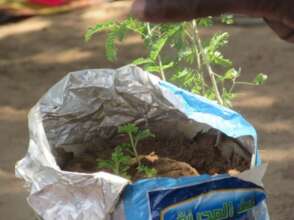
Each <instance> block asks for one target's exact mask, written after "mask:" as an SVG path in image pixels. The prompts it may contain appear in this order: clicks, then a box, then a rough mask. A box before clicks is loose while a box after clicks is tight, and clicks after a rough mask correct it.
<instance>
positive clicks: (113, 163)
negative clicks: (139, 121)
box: [97, 123, 156, 179]
mask: <svg viewBox="0 0 294 220" xmlns="http://www.w3.org/2000/svg"><path fill="white" fill-rule="evenodd" d="M118 131H119V133H121V134H126V135H128V137H129V142H128V143H121V144H119V145H118V146H117V147H116V148H115V149H114V152H113V153H112V155H111V159H110V160H98V164H97V166H98V168H100V169H109V170H111V171H112V172H113V173H114V174H116V175H119V176H123V177H125V178H128V179H129V178H130V176H129V174H128V171H129V169H130V166H131V163H132V158H135V159H136V162H137V164H138V166H137V170H138V172H140V173H143V174H144V176H146V177H148V178H151V177H154V176H155V175H156V170H155V169H153V168H149V167H147V166H144V165H142V164H141V160H140V157H139V154H138V151H137V147H138V144H139V142H140V141H142V140H144V139H146V138H149V137H154V135H153V134H152V133H151V131H150V130H149V129H143V130H141V129H139V128H138V127H137V126H136V125H135V124H132V123H128V124H126V125H122V126H120V127H119V129H118Z"/></svg>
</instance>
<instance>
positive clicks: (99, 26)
mask: <svg viewBox="0 0 294 220" xmlns="http://www.w3.org/2000/svg"><path fill="white" fill-rule="evenodd" d="M115 26H116V24H115V23H114V22H113V21H108V22H105V23H102V24H97V25H96V26H95V27H90V28H89V29H88V30H87V32H86V34H85V41H89V40H90V39H91V38H92V37H93V35H94V34H95V33H97V32H103V31H109V30H111V29H112V28H114V27H115Z"/></svg>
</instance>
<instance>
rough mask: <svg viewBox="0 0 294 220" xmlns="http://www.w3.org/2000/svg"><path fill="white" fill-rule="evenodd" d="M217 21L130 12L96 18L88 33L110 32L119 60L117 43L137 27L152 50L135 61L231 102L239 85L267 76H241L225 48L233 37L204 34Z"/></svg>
mask: <svg viewBox="0 0 294 220" xmlns="http://www.w3.org/2000/svg"><path fill="white" fill-rule="evenodd" d="M221 21H222V22H223V23H225V24H232V23H233V18H232V16H230V15H225V16H221ZM213 24H214V20H213V18H212V17H207V18H201V19H197V20H193V21H190V22H180V23H175V24H150V23H146V22H141V21H138V20H136V19H134V18H131V17H130V18H127V19H125V20H123V21H107V22H104V23H100V24H97V25H96V26H95V27H91V28H89V30H88V31H87V33H86V35H85V39H86V40H90V39H91V37H92V36H93V35H94V34H95V33H97V32H106V33H107V38H106V42H105V48H106V57H107V59H108V60H110V61H115V60H116V59H117V57H118V51H117V47H116V43H117V42H118V41H120V42H122V41H123V40H124V39H125V38H126V36H127V34H128V33H135V34H137V35H139V36H140V38H141V39H142V41H143V43H144V46H145V48H146V52H147V53H145V54H144V56H143V57H136V58H135V60H134V61H133V64H135V65H138V66H141V67H142V68H143V69H144V70H145V71H147V72H151V73H156V74H159V75H160V76H161V78H162V80H167V81H171V82H172V83H174V84H176V85H178V86H180V87H182V88H183V89H186V90H188V91H191V92H193V93H196V94H199V95H202V96H205V97H206V98H208V99H211V100H215V101H217V102H218V103H219V104H221V105H225V106H230V107H231V105H232V104H231V101H232V100H233V99H234V98H235V97H236V94H235V92H234V91H235V88H236V86H237V85H250V86H252V85H253V86H257V85H261V84H263V83H264V82H265V81H266V79H267V76H266V75H264V74H259V75H257V76H256V77H255V79H254V80H253V81H251V82H243V81H240V76H241V74H240V73H241V69H240V68H236V67H235V66H234V65H233V62H232V60H230V59H228V58H226V57H225V56H224V55H223V53H222V48H223V47H224V46H226V45H227V44H228V42H229V33H227V32H218V33H214V34H213V36H211V37H209V38H208V37H204V36H203V35H201V34H200V31H201V30H202V29H203V28H211V27H212V26H213ZM142 55H143V54H142Z"/></svg>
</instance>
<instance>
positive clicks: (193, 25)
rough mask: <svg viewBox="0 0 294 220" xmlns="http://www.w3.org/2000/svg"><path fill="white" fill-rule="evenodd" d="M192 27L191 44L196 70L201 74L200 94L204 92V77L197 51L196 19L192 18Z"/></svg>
mask: <svg viewBox="0 0 294 220" xmlns="http://www.w3.org/2000/svg"><path fill="white" fill-rule="evenodd" d="M192 29H193V31H192V32H193V33H192V36H191V38H192V44H193V47H194V53H195V55H196V61H197V69H198V72H199V73H200V76H201V80H202V84H201V91H202V94H203V95H204V94H205V86H204V85H205V78H204V75H203V71H202V68H201V67H202V63H201V58H200V53H199V48H198V46H197V35H196V33H197V32H198V29H197V22H196V20H195V19H194V20H193V21H192Z"/></svg>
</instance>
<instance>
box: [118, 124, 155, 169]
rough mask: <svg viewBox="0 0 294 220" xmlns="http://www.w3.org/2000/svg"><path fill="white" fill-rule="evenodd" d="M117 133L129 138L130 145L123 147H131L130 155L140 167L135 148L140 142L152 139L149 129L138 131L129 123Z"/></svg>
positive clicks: (152, 135)
mask: <svg viewBox="0 0 294 220" xmlns="http://www.w3.org/2000/svg"><path fill="white" fill-rule="evenodd" d="M118 131H119V133H121V134H127V135H128V136H129V141H130V143H129V144H126V145H125V146H131V149H132V151H133V152H132V153H133V155H134V156H135V158H136V161H137V163H138V166H140V165H141V161H140V158H139V154H138V151H137V146H138V144H139V142H140V141H142V140H144V139H146V138H150V137H154V134H152V133H151V132H150V130H149V129H144V130H140V129H139V128H138V127H137V126H136V125H134V124H131V123H129V124H126V125H123V126H121V127H119V129H118Z"/></svg>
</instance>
